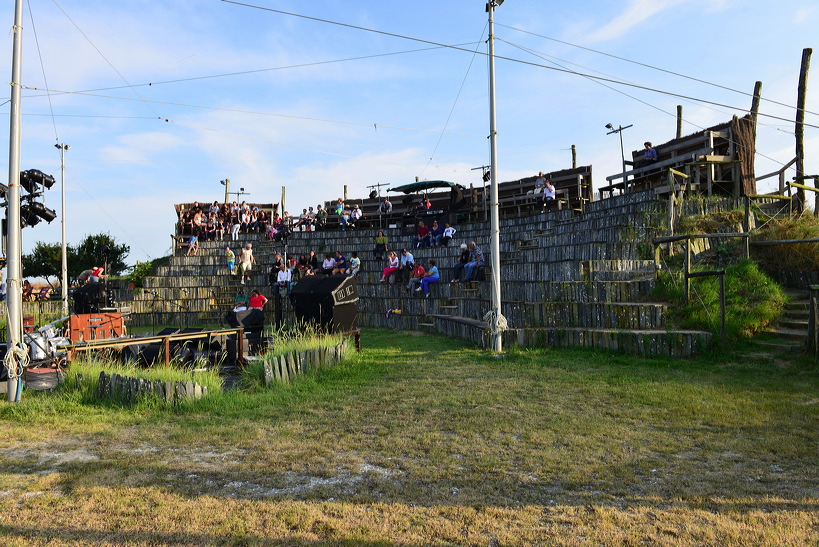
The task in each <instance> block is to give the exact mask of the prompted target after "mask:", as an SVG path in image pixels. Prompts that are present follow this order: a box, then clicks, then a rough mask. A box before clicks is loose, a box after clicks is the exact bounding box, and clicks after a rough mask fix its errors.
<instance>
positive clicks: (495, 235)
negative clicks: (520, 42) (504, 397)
mask: <svg viewBox="0 0 819 547" xmlns="http://www.w3.org/2000/svg"><path fill="white" fill-rule="evenodd" d="M503 2H504V0H489V2H488V3H487V4H486V11H487V13H488V14H489V142H490V146H489V148H490V160H491V161H490V163H491V167H490V168H489V172H490V176H491V181H492V182H491V187H490V193H491V195H490V201H489V213H490V231H491V245H490V251H489V254H490V258H491V259H492V275H491V279H492V287H491V293H492V310H491V312H490V314H491V315H490V317H491V319H490V325H489V331H490V335H491V337H492V351H494V352H495V353H500V352H501V351H503V339H502V336H501V334H502V333H501V322H502V317H503V316H502V315H501V287H500V277H501V271H500V204H499V202H498V142H497V137H498V131H497V127H496V125H497V121H496V115H495V19H494V13H495V8H496V7H498V6H500V5H501V4H503Z"/></svg>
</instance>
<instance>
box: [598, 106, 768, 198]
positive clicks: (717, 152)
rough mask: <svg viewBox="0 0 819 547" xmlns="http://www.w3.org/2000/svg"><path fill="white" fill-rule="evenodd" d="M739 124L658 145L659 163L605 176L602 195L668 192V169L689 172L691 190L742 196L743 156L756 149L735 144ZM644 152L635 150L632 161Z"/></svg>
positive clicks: (723, 125)
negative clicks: (653, 191)
mask: <svg viewBox="0 0 819 547" xmlns="http://www.w3.org/2000/svg"><path fill="white" fill-rule="evenodd" d="M736 123H737V121H736V119H735V120H734V121H732V122H727V123H723V124H720V125H717V126H714V127H710V128H708V129H705V130H703V131H700V132H698V133H694V134H693V135H689V136H687V137H681V138H679V139H674V140H672V141H669V142H667V143H663V144H659V145H657V146H655V147H654V149H655V150H656V151H657V161H656V162H654V163H652V164H651V165H647V166H644V167H639V168H636V169H631V170H627V171H626V172H625V173H618V174H616V175H611V176H608V177H606V181H608V183H609V184H608V185H607V186H603V187H602V188H600V198H601V199H604V198H606V197H611V196H613V195H614V193H615V192H617V191H619V192H620V193H628V192H632V191H640V190H645V189H648V188H654V189H655V191H656V192H657V193H658V194H663V193H667V192H668V191H669V190H670V189H669V187H668V184H667V173H668V170H669V169H675V170H677V171H679V172H682V173H685V174H686V175H689V177H690V179H689V180H690V181H691V182H690V185H691V188H692V189H699V190H701V191H703V192H705V193H707V194H709V195H710V194H714V193H718V194H728V195H734V196H738V195H740V193H741V188H740V181H741V180H742V177H744V176H746V175H747V174H746V173H743V172H742V171H743V170H742V166H741V163H742V157H743V156H745V157H747V156H748V154H751V155H753V150H745V149H743V148H742V147H738V146H737V145H736V141H737V139H736V137H735V135H734V132H735V127H736ZM644 152H645V151H644V150H637V151H634V152H632V153H631V156H632V159H633V163H635V164H636V163H638V162H640V161H641V160H642V158H643V153H644ZM751 176H752V175H751ZM606 194H608V196H606Z"/></svg>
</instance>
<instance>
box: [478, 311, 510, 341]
mask: <svg viewBox="0 0 819 547" xmlns="http://www.w3.org/2000/svg"><path fill="white" fill-rule="evenodd" d="M483 320H484V321H486V323H487V324H488V325H489V332H490V334H493V335H494V334H498V333H500V332H503V331H505V330H507V329H508V328H509V325H508V324H507V322H506V318H505V317H504V316H503V314H502V313H500V312H498V316H497V321H496V320H495V310H490V311H488V312H486V315H484V316H483ZM496 324H497V326H498V328H497V330H496V329H495V325H496Z"/></svg>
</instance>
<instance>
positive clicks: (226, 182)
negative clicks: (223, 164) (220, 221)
mask: <svg viewBox="0 0 819 547" xmlns="http://www.w3.org/2000/svg"><path fill="white" fill-rule="evenodd" d="M219 184H221V185H222V186H224V187H225V203H226V204H227V203H230V179H225V180H220V181H219Z"/></svg>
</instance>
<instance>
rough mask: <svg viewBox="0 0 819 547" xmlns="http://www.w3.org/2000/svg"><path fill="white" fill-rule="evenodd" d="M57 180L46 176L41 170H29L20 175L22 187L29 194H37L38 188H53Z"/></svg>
mask: <svg viewBox="0 0 819 547" xmlns="http://www.w3.org/2000/svg"><path fill="white" fill-rule="evenodd" d="M55 182H56V180H55V179H54V177H53V176H51V175H46V174H45V173H43V172H42V171H40V170H39V169H28V170H26V171H23V172H22V173H20V185H21V186H22V187H23V188H25V189H26V191H27V192H28V193H29V194H33V193H35V192H37V190H38V186H44V187H45V188H51V187H52V186H54V183H55Z"/></svg>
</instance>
